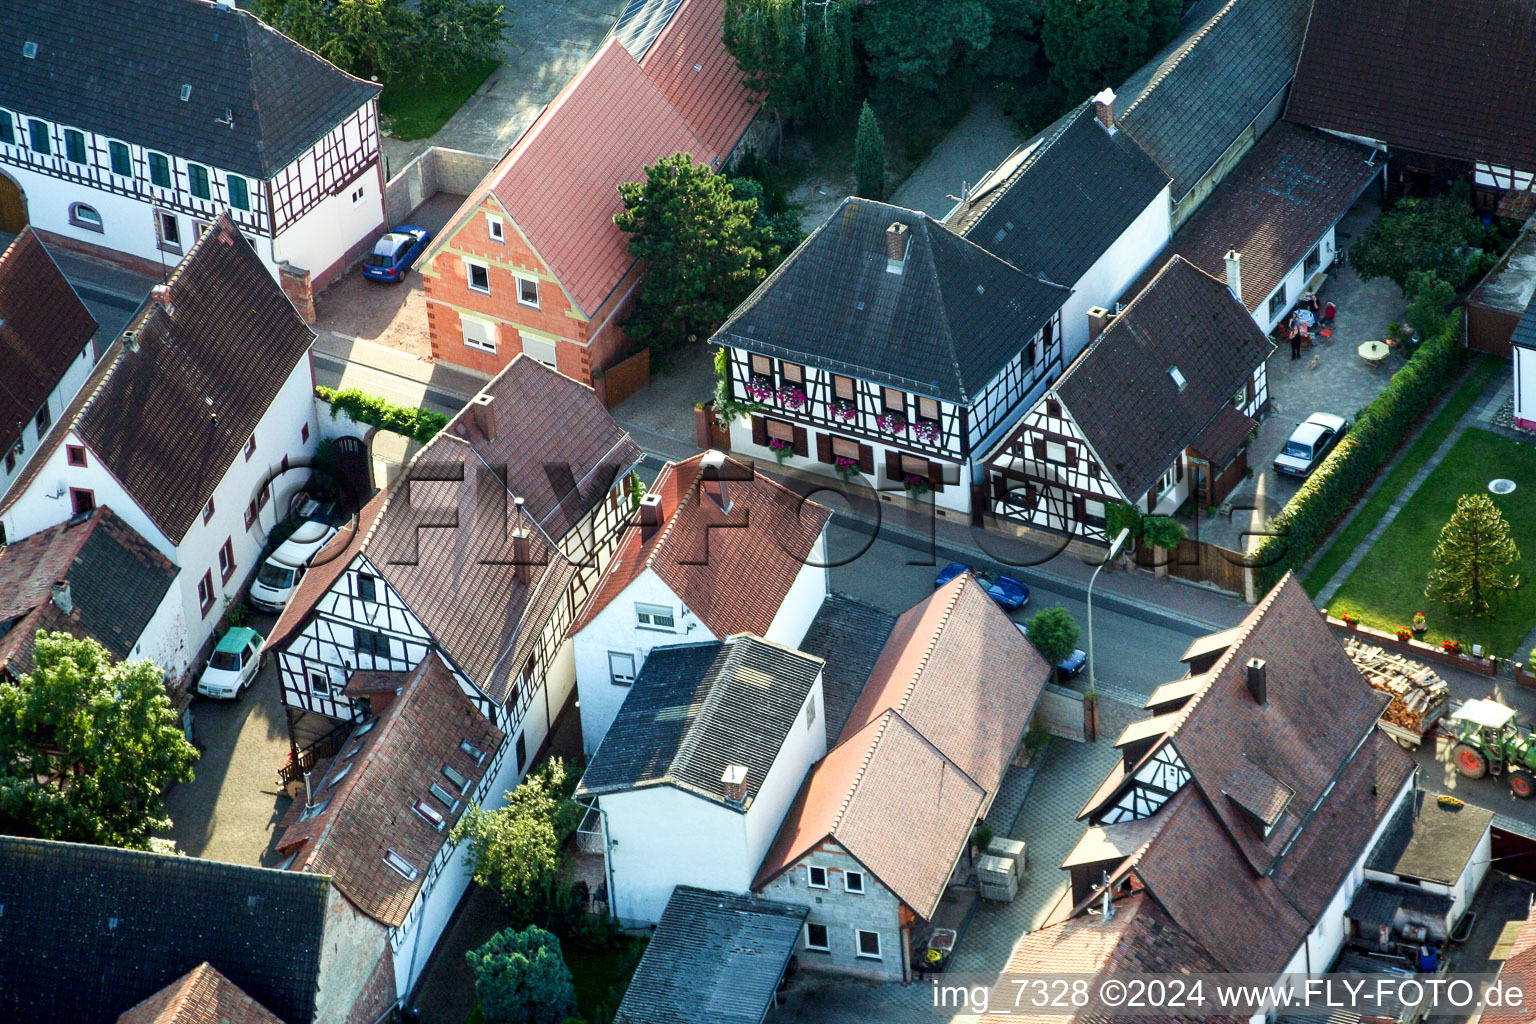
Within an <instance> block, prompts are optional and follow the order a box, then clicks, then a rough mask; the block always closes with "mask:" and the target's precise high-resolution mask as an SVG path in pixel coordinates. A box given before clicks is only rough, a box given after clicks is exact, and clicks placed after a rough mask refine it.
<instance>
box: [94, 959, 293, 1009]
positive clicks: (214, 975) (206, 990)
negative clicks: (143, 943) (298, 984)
mask: <svg viewBox="0 0 1536 1024" xmlns="http://www.w3.org/2000/svg"><path fill="white" fill-rule="evenodd" d="M117 1024H283V1022H282V1020H281V1019H280V1018H279V1017H278V1016H277V1015H276V1014H274V1013H272V1012H271V1011H269V1010H268V1009H266V1007H264V1006H262V1005H261V1004H260V1003H258V1002H257V1001H256V1000H254V999H252V998H251V997H250V996H248V995H246V994H245V992H244V991H242V990H241V988H240V986H239V985H236V984H235V983H234V982H232V981H230V980H229V979H228V978H226V977H224V975H222V974H220V973H219V972H218V971H217V970H216V969H215V968H214V967H212V966H211V965H210V964H208V963H206V962H205V963H203V964H200V965H199V966H197V967H194V968H193V969H192V970H190V971H188V972H187V973H186V974H184V975H182V976H181V977H180V978H178V979H177V980H175V981H173V982H172V983H171V984H169V985H167V986H165V988H163V989H161V990H160V991H159V992H156V993H155V994H154V995H152V996H150V997H149V998H148V999H146V1000H144V1001H143V1002H142V1003H140V1004H139V1005H137V1006H135V1007H134V1008H133V1009H131V1010H129V1011H128V1012H126V1013H124V1014H123V1015H122V1016H120V1017H118V1018H117Z"/></svg>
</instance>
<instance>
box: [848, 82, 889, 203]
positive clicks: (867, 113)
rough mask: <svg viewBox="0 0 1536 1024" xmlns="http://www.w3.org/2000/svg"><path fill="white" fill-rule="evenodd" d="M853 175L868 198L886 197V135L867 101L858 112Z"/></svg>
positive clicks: (860, 189) (861, 193)
mask: <svg viewBox="0 0 1536 1024" xmlns="http://www.w3.org/2000/svg"><path fill="white" fill-rule="evenodd" d="M853 178H854V181H855V182H856V183H857V184H856V186H855V187H856V189H857V191H858V194H859V195H861V196H863V197H864V198H865V199H884V198H885V134H884V133H883V132H881V131H880V122H879V120H878V119H877V118H876V117H875V110H874V108H873V107H871V106H870V105H869V101H868V100H865V101H864V109H863V110H860V111H859V130H858V134H856V135H855V136H854V137H853Z"/></svg>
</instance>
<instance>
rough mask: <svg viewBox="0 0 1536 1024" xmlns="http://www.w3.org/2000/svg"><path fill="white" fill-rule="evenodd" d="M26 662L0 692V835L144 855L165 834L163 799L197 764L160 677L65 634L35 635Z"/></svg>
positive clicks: (90, 642) (152, 669) (153, 668)
mask: <svg viewBox="0 0 1536 1024" xmlns="http://www.w3.org/2000/svg"><path fill="white" fill-rule="evenodd" d="M32 658H33V662H34V665H35V668H34V669H33V671H32V672H30V673H28V674H27V675H24V676H21V677H20V678H18V679H17V680H16V681H15V682H9V683H0V832H9V833H13V834H20V835H32V836H39V837H42V838H44V839H61V840H66V841H69V842H77V843H97V844H100V845H104V846H124V847H130V848H134V849H143V848H145V847H147V846H148V845H149V838H150V835H151V834H152V833H154V832H156V831H158V830H161V829H165V828H168V827H170V823H171V822H170V819H169V818H168V817H167V816H166V814H165V803H164V800H163V799H162V793H163V791H164V790H165V788H166V787H167V786H169V785H170V784H171V783H173V782H186V781H189V780H190V779H191V778H192V765H193V763H194V762H196V760H197V756H198V755H197V750H196V749H195V748H194V747H193V746H192V744H190V743H188V742H187V738H186V736H185V735H183V733H182V731H181V728H180V727H179V726H178V724H177V720H176V712H175V710H174V708H172V706H171V701H170V698H169V696H167V694H166V690H165V682H164V673H162V672H161V671H160V669H159V668H157V667H156V666H155V665H154V664H153V663H151V662H148V661H135V662H120V661H113V660H112V656H111V655H110V654H109V653H108V652H107V650H106V648H104V647H102V646H101V644H99V643H97V642H96V641H95V640H82V639H79V638H76V637H73V636H70V635H69V634H67V633H45V632H39V633H38V634H37V637H36V640H35V643H34V647H33V654H32Z"/></svg>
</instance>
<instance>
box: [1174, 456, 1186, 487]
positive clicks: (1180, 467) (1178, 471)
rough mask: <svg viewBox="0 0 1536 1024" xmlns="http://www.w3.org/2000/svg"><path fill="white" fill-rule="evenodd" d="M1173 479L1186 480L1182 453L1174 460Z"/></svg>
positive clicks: (1181, 481)
mask: <svg viewBox="0 0 1536 1024" xmlns="http://www.w3.org/2000/svg"><path fill="white" fill-rule="evenodd" d="M1173 479H1174V480H1175V481H1176V482H1178V483H1183V482H1184V457H1183V456H1182V455H1181V456H1179V457H1178V458H1177V459H1175V460H1174V463H1173Z"/></svg>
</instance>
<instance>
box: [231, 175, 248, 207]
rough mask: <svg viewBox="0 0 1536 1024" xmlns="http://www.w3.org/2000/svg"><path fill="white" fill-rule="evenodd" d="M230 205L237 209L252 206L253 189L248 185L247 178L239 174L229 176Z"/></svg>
mask: <svg viewBox="0 0 1536 1024" xmlns="http://www.w3.org/2000/svg"><path fill="white" fill-rule="evenodd" d="M229 205H230V206H233V207H234V208H235V209H237V210H249V209H250V208H251V191H250V189H249V188H247V187H246V184H245V179H244V178H242V177H240V176H239V175H237V174H231V175H230V176H229Z"/></svg>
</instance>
